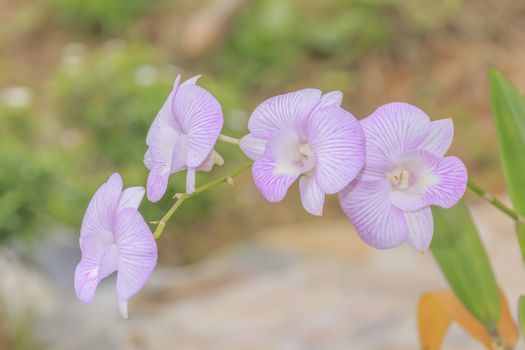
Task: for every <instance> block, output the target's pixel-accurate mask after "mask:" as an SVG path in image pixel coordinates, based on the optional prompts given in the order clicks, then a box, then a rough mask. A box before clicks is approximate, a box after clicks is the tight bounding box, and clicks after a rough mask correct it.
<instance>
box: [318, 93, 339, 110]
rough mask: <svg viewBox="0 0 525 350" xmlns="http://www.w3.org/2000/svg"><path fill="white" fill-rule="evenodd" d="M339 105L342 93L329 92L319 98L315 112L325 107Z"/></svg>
mask: <svg viewBox="0 0 525 350" xmlns="http://www.w3.org/2000/svg"><path fill="white" fill-rule="evenodd" d="M341 103H343V93H342V92H341V91H330V92H327V93H326V94H324V95H323V96H321V100H320V101H319V103H318V104H317V106H316V110H318V109H322V108H325V107H341Z"/></svg>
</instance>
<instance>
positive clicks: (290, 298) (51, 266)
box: [34, 205, 525, 350]
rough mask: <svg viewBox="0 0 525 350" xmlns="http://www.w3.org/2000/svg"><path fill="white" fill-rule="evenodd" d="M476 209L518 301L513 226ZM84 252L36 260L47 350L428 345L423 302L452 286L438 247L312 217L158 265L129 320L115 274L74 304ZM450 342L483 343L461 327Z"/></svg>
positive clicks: (55, 246)
mask: <svg viewBox="0 0 525 350" xmlns="http://www.w3.org/2000/svg"><path fill="white" fill-rule="evenodd" d="M474 214H475V216H476V218H477V221H478V222H479V224H480V227H481V231H482V235H483V237H484V242H485V244H486V245H487V248H488V250H489V251H490V254H491V258H492V259H491V260H492V262H493V263H494V267H495V270H496V274H497V276H498V280H499V282H500V284H501V285H502V286H503V288H504V289H505V290H506V291H507V294H508V297H509V300H510V302H511V304H514V303H515V300H516V298H517V296H518V295H519V294H520V293H521V292H523V290H525V288H524V283H523V281H524V280H525V279H524V277H525V275H524V271H523V264H522V262H521V260H520V256H519V251H518V247H517V244H516V241H515V236H514V233H513V225H512V223H511V222H510V221H509V220H507V219H506V218H505V217H503V216H502V215H500V214H499V213H498V212H496V211H495V210H493V209H492V208H488V207H486V206H484V205H482V206H480V207H476V209H475V210H474ZM161 243H162V242H161ZM77 250H78V248H77V247H76V244H75V242H69V243H68V242H64V241H61V243H57V242H56V241H54V242H52V243H50V244H48V245H47V246H46V245H44V246H43V248H42V249H41V251H40V252H39V254H38V256H37V260H39V261H41V262H42V266H44V268H45V271H46V272H45V274H46V276H47V278H46V280H48V281H52V282H51V283H45V282H42V283H43V284H45V285H46V286H45V288H44V289H45V290H48V289H49V288H51V289H52V290H54V301H53V302H52V303H50V305H55V307H53V308H52V312H51V313H49V312H46V313H45V314H43V313H40V314H39V315H40V316H39V317H40V319H39V321H37V323H36V324H35V329H34V335H35V336H36V337H37V338H38V339H40V340H41V341H42V342H43V343H44V344H46V346H47V347H46V349H54V350H62V349H63V350H66V349H67V350H70V349H78V350H83V349H97V350H104V349H108V350H109V349H126V350H127V349H148V350H149V349H152V350H153V349H155V350H158V349H180V350H201V349H202V350H208V349H214V350H223V349H224V350H245V349H250V350H325V349H329V350H332V349H333V350H339V349H341V350H342V349H371V350H375V349H377V350H379V349H382V350H384V349H389V350H397V349H399V350H401V349H402V350H406V349H418V348H419V345H418V338H417V328H416V305H417V300H418V298H419V296H420V295H421V293H423V292H424V291H427V290H434V289H442V288H446V283H445V281H444V280H443V277H442V276H441V273H440V271H439V270H438V268H437V266H436V265H435V263H434V261H433V258H432V256H431V254H420V253H419V252H416V251H415V250H413V249H411V248H409V247H408V246H407V247H400V248H398V249H393V250H387V251H375V250H372V249H370V248H368V247H367V246H365V245H364V244H363V243H362V242H361V241H360V240H359V239H358V238H357V236H356V235H355V233H354V232H353V229H352V226H351V225H350V224H349V223H348V222H347V221H346V220H341V221H328V220H325V219H318V220H315V219H314V220H313V221H311V222H307V223H304V224H300V225H292V226H286V227H277V228H269V229H268V230H266V231H265V232H261V233H260V234H258V235H256V236H255V238H252V239H248V240H246V241H245V242H242V243H239V244H237V245H235V246H232V247H230V248H229V249H228V250H225V251H222V252H219V253H217V255H216V256H214V257H211V258H209V259H208V260H206V261H204V262H202V263H200V264H196V265H193V266H189V267H181V268H167V267H159V268H158V269H157V270H156V271H155V273H154V275H153V277H152V280H151V281H150V283H148V285H147V287H146V288H145V289H144V290H143V291H141V293H139V295H137V296H136V297H134V298H133V299H132V300H131V302H130V306H129V312H130V319H129V320H127V321H125V320H122V319H120V317H119V314H118V310H117V305H116V296H115V291H114V283H115V282H114V279H110V280H108V281H105V283H103V284H102V285H101V286H100V287H99V290H98V291H97V295H96V298H95V301H94V303H93V304H92V305H83V304H81V303H80V302H79V301H77V300H76V299H75V297H74V293H73V288H72V285H71V284H70V282H68V281H71V279H72V274H73V269H74V266H75V264H76V262H77V261H78V258H79V256H78V251H77ZM40 280H41V281H42V280H43V279H42V278H40ZM522 348H523V347H522ZM443 349H482V347H481V346H480V345H478V344H477V343H475V342H474V341H473V340H471V339H469V338H468V336H467V335H466V334H464V333H463V331H462V330H461V329H459V328H458V327H456V326H454V327H452V329H451V331H450V332H449V334H448V336H447V339H446V341H445V345H444V347H443Z"/></svg>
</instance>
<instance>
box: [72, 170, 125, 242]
mask: <svg viewBox="0 0 525 350" xmlns="http://www.w3.org/2000/svg"><path fill="white" fill-rule="evenodd" d="M121 192H122V178H121V177H120V174H118V173H114V174H113V175H111V176H110V177H109V179H108V181H107V182H106V183H104V184H103V185H102V186H100V187H99V189H98V190H97V191H96V192H95V194H94V195H93V198H91V201H90V202H89V204H88V207H87V210H86V214H85V215H84V219H83V220H82V228H81V229H80V238H81V239H84V237H86V236H88V235H104V236H106V237H107V238H108V239H111V238H112V234H111V228H112V224H113V217H114V215H115V213H116V211H117V207H118V202H119V199H120V194H121Z"/></svg>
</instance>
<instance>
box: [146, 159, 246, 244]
mask: <svg viewBox="0 0 525 350" xmlns="http://www.w3.org/2000/svg"><path fill="white" fill-rule="evenodd" d="M252 163H253V162H252V161H251V160H250V161H247V162H246V163H244V164H243V165H241V166H240V167H238V168H236V169H234V170H232V171H230V172H229V173H227V174H226V175H224V176H221V177H219V178H218V179H215V180H213V181H211V182H208V183H207V184H204V185H202V186H199V187H197V188H196V189H195V191H194V192H193V193H191V194H188V193H178V194H176V195H175V196H174V197H173V198H177V200H176V201H175V203H174V204H173V206H172V207H171V208H170V209H169V210H168V211H167V212H166V214H165V215H164V216H163V217H162V219H160V221H154V222H152V224H156V225H157V229H156V230H155V232H154V233H153V237H154V238H155V239H158V238H159V237H160V236H161V235H162V232H163V231H164V228H165V227H166V223H167V222H168V220H169V219H170V218H171V217H172V216H173V214H175V212H176V211H177V210H178V209H179V208H180V206H181V205H182V203H184V201H185V200H187V199H189V198H191V197H195V196H196V195H198V194H199V193H202V192H206V191H208V190H210V189H212V188H215V187H217V186H219V185H221V184H223V183H228V184H230V185H233V179H234V178H235V177H237V176H239V175H240V174H242V173H243V172H244V171H245V170H247V169H249V168H250V167H251V166H252Z"/></svg>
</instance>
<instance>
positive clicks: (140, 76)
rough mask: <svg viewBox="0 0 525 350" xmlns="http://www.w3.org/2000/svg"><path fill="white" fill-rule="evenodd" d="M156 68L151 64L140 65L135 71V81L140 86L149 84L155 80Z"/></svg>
mask: <svg viewBox="0 0 525 350" xmlns="http://www.w3.org/2000/svg"><path fill="white" fill-rule="evenodd" d="M157 78H158V70H157V68H156V67H155V66H154V65H152V64H145V65H142V66H140V67H139V68H138V69H137V70H136V71H135V83H137V85H140V86H151V85H153V84H155V83H156V82H157Z"/></svg>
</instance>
